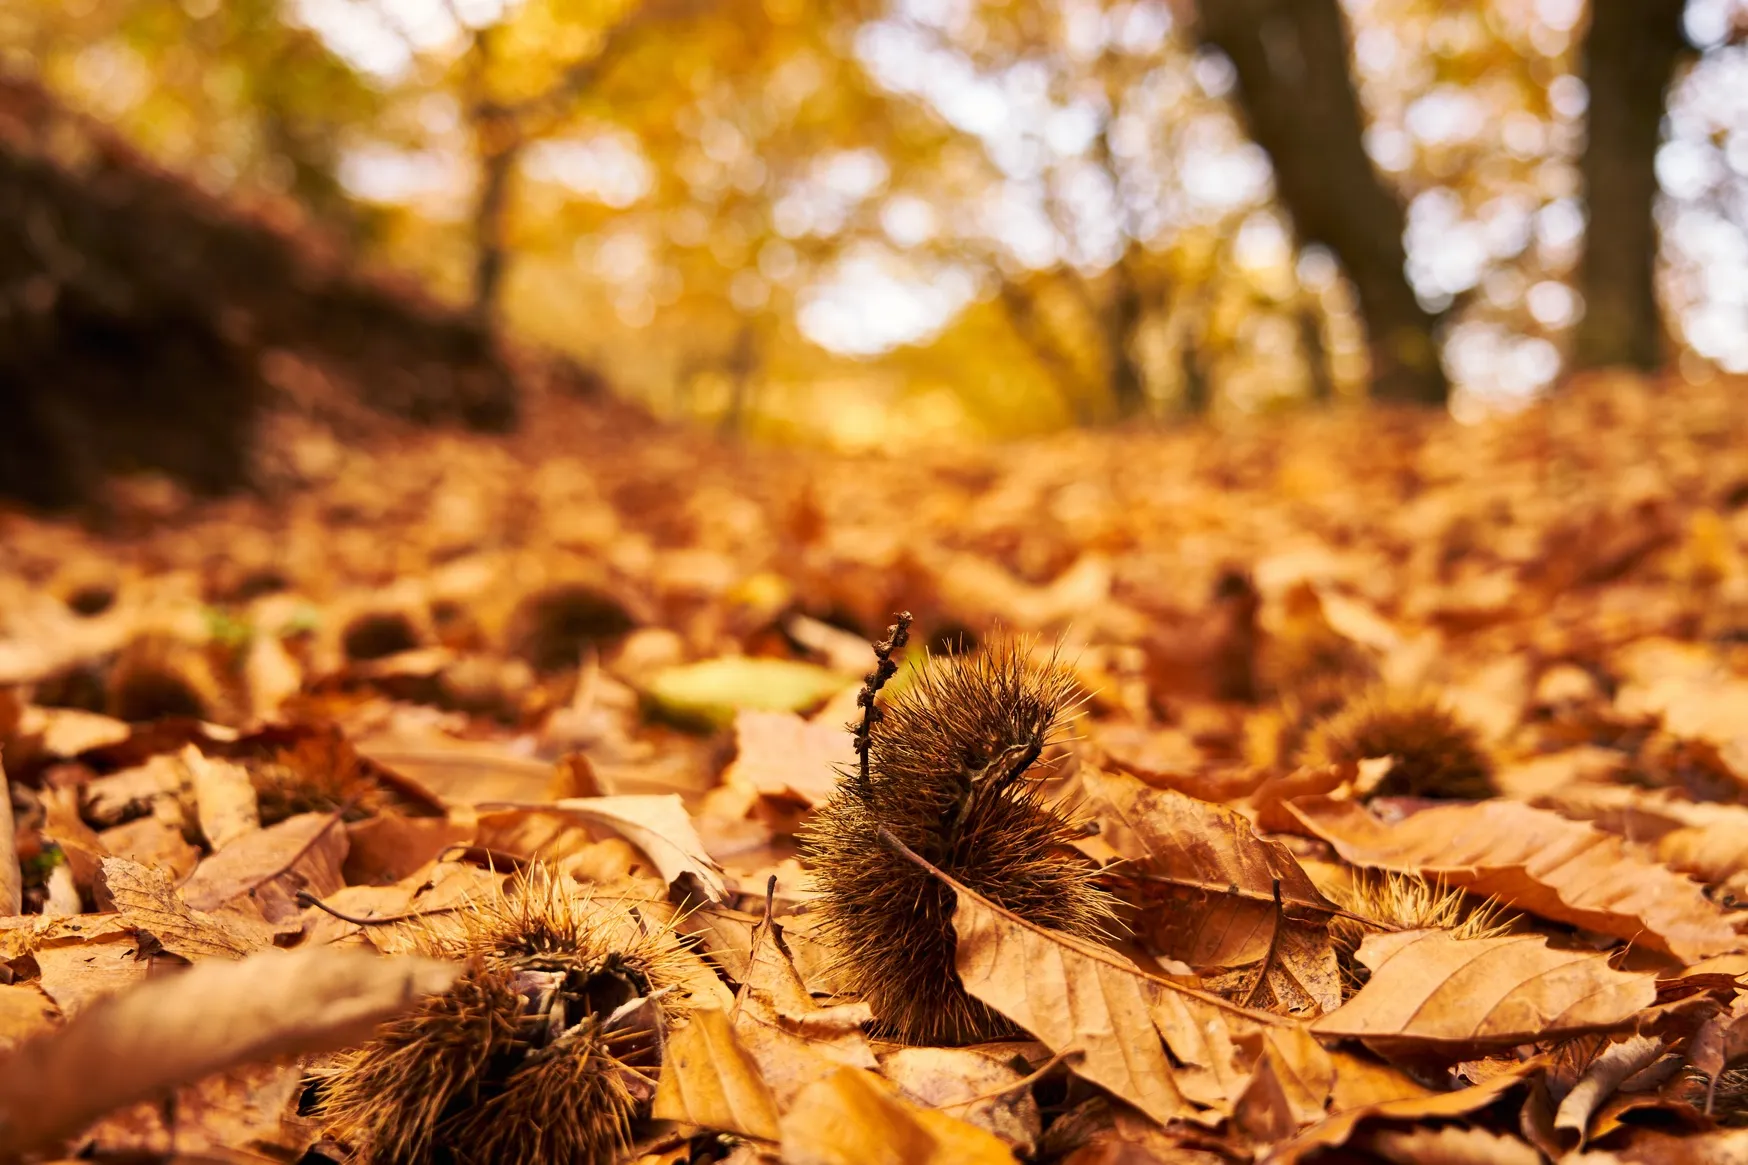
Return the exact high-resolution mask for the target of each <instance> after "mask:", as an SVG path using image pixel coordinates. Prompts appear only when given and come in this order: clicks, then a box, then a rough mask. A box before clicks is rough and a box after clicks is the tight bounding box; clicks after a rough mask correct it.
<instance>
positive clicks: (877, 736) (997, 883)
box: [802, 637, 1113, 1044]
mask: <svg viewBox="0 0 1748 1165" xmlns="http://www.w3.org/2000/svg"><path fill="white" fill-rule="evenodd" d="M891 642H892V641H890V640H889V641H888V644H882V645H881V647H882V648H885V649H887V650H888V653H890V647H889V644H890V643H891ZM898 642H899V644H900V645H902V637H900V638H899V640H898ZM890 674H891V673H890V670H884V669H882V670H877V671H876V672H875V673H874V674H873V675H871V676H870V677H869V685H868V688H869V690H868V691H866V692H865V695H867V696H868V697H869V698H870V699H872V696H873V690H874V689H877V687H878V681H881V680H883V679H884V676H885V675H890ZM1073 693H1074V680H1073V678H1072V676H1070V675H1069V673H1068V672H1067V671H1066V670H1065V669H1063V668H1061V667H1058V666H1056V665H1055V664H1053V663H1052V664H1051V665H1048V666H1039V665H1037V664H1034V663H1033V662H1032V661H1031V659H1030V657H1029V654H1028V652H1027V651H1026V650H1025V648H1024V647H1023V646H1022V645H1021V644H1018V643H1014V642H1006V643H997V644H995V645H994V646H992V647H987V648H984V649H982V650H979V651H977V652H975V653H973V654H970V655H963V656H952V657H948V658H945V659H937V660H934V661H932V662H931V663H929V664H928V665H927V666H926V667H923V668H922V669H920V670H918V671H916V672H915V673H914V674H913V675H912V677H911V682H910V683H909V684H908V685H907V686H906V687H905V688H904V689H903V690H902V691H901V692H900V693H899V694H898V695H897V696H896V697H894V698H893V699H891V700H890V701H888V702H886V703H885V704H884V706H883V707H882V708H881V709H880V710H879V714H878V715H875V716H871V717H870V718H869V719H868V721H867V722H866V724H865V726H864V727H863V728H862V729H861V730H860V731H863V732H866V733H867V736H866V740H867V751H866V754H865V758H864V760H863V763H862V766H861V770H860V772H857V773H851V774H848V775H846V777H845V779H844V780H843V781H842V782H841V783H840V784H839V786H838V790H837V792H836V794H834V796H833V797H832V799H831V800H830V801H829V802H827V803H826V805H825V806H823V807H822V808H821V809H820V811H819V813H818V814H817V815H816V816H815V818H814V820H813V821H812V822H811V823H810V824H809V825H808V826H807V827H806V829H805V831H804V835H803V839H802V840H803V843H804V845H805V847H806V850H807V853H808V855H809V857H810V860H811V863H812V867H813V872H814V879H815V885H816V886H817V888H818V890H819V895H820V896H819V898H818V900H817V902H818V909H819V912H820V914H821V916H822V922H823V929H824V930H825V931H826V933H827V934H828V936H829V938H830V940H831V942H832V943H833V945H834V946H836V948H837V950H838V952H839V958H840V959H841V961H842V964H843V969H844V970H845V971H846V972H848V974H849V976H850V978H851V979H852V981H853V982H854V983H855V984H856V985H857V987H858V988H859V989H860V990H861V992H862V994H863V996H864V998H866V1000H867V1001H868V1003H869V1004H870V1005H871V1006H872V1008H873V1010H874V1014H875V1016H876V1018H877V1020H878V1021H879V1023H880V1027H881V1030H882V1032H883V1033H884V1034H886V1035H889V1036H892V1037H895V1038H898V1039H902V1040H906V1041H909V1042H912V1043H918V1044H962V1043H971V1042H975V1041H978V1040H985V1039H991V1038H995V1037H998V1036H1003V1035H1007V1034H1011V1033H1012V1032H1013V1031H1014V1030H1015V1029H1014V1028H1013V1027H1012V1025H1011V1024H1009V1023H1008V1022H1007V1021H1006V1020H1005V1019H1003V1018H1002V1017H1001V1016H1000V1015H998V1014H997V1013H995V1012H994V1011H992V1010H990V1009H989V1008H988V1007H987V1006H985V1005H984V1004H983V1003H981V1002H979V1001H978V1000H976V999H973V998H972V997H971V996H970V995H969V994H968V993H967V992H966V990H965V988H964V986H963V985H962V984H961V983H960V981H959V976H958V974H957V972H956V971H955V970H954V950H955V946H956V938H955V935H954V932H953V922H952V912H953V904H954V899H953V891H952V890H950V889H949V888H948V887H946V886H945V885H943V884H942V883H941V882H939V881H938V880H936V879H935V878H934V877H933V876H931V875H930V874H929V873H928V872H927V871H925V870H922V869H920V868H919V867H918V866H916V865H915V864H914V863H912V862H910V861H908V860H906V859H905V858H904V857H903V856H902V855H900V854H899V853H897V852H896V851H895V850H894V849H893V848H892V847H891V846H889V845H888V844H886V843H885V842H884V841H883V839H882V837H881V832H880V831H881V830H882V829H885V830H888V831H890V832H891V834H892V835H893V836H894V837H896V838H897V839H898V840H899V841H901V842H903V843H904V844H905V845H906V846H908V847H909V848H910V849H911V850H913V851H915V852H916V853H917V854H919V855H921V856H922V857H923V858H925V859H926V860H928V861H929V862H931V863H933V864H934V865H935V866H937V867H939V868H940V869H942V870H944V871H946V872H947V873H949V874H951V875H952V876H953V877H955V878H957V879H958V880H959V881H961V882H963V883H965V884H966V885H967V886H970V887H971V888H972V889H974V890H976V891H977V892H978V893H980V894H982V895H984V896H985V897H987V898H989V899H990V900H991V901H993V902H996V903H998V904H999V905H1001V906H1003V907H1006V908H1007V909H1009V910H1011V911H1013V912H1014V913H1015V914H1018V915H1019V916H1020V917H1022V918H1025V919H1026V920H1028V921H1030V922H1034V923H1037V924H1039V925H1041V926H1046V927H1050V928H1052V929H1055V930H1061V931H1066V932H1068V933H1070V934H1074V935H1079V936H1081V937H1087V938H1090V937H1096V936H1098V935H1099V934H1101V933H1102V932H1103V930H1104V928H1105V927H1106V926H1107V925H1108V924H1109V923H1110V922H1111V921H1112V917H1113V915H1112V912H1111V905H1110V901H1109V899H1108V898H1107V897H1106V895H1105V894H1104V892H1103V891H1101V890H1099V889H1098V888H1097V887H1096V886H1095V885H1094V884H1093V880H1092V879H1093V872H1092V870H1091V869H1090V868H1089V867H1087V866H1086V865H1084V864H1082V863H1080V862H1079V861H1078V860H1076V859H1075V857H1074V856H1073V854H1072V851H1070V850H1069V849H1068V843H1069V842H1070V841H1071V840H1072V839H1073V838H1075V837H1076V836H1077V835H1078V831H1077V830H1076V828H1075V826H1074V824H1073V823H1071V822H1070V821H1068V820H1067V819H1066V818H1064V817H1063V816H1062V815H1061V814H1060V813H1059V812H1057V811H1056V810H1055V809H1054V808H1053V807H1051V806H1050V805H1048V804H1046V803H1045V801H1044V799H1043V797H1042V794H1041V792H1040V790H1039V787H1038V784H1037V782H1036V781H1035V780H1033V779H1030V777H1031V776H1033V775H1034V774H1030V773H1029V770H1030V769H1031V768H1032V766H1033V765H1034V764H1035V763H1036V762H1037V761H1038V759H1039V758H1040V757H1041V756H1042V754H1043V752H1044V749H1045V746H1046V744H1047V743H1048V742H1049V740H1050V735H1051V732H1052V730H1053V729H1055V728H1056V727H1057V725H1058V722H1059V719H1060V717H1061V716H1062V714H1063V713H1064V711H1065V709H1066V708H1067V706H1068V705H1069V703H1070V702H1071V700H1072V698H1073Z"/></svg>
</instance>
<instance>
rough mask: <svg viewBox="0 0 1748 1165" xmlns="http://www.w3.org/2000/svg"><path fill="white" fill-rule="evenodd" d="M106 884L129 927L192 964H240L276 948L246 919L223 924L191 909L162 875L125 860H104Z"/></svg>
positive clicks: (264, 931)
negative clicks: (227, 961) (221, 961)
mask: <svg viewBox="0 0 1748 1165" xmlns="http://www.w3.org/2000/svg"><path fill="white" fill-rule="evenodd" d="M102 877H103V882H104V885H105V886H106V887H108V890H109V896H110V898H111V900H113V901H114V903H115V908H116V910H117V911H119V912H120V914H121V916H122V918H123V919H125V920H126V922H127V924H128V925H129V926H132V927H133V928H135V929H136V930H138V931H140V932H141V933H143V934H149V935H151V936H152V937H153V938H155V939H157V940H158V945H159V946H161V947H163V948H164V949H165V950H167V951H169V952H170V953H171V954H175V955H181V956H182V957H183V958H185V959H188V960H189V961H191V962H198V961H199V960H201V959H210V958H219V959H241V958H243V957H244V956H246V955H252V954H254V953H255V952H256V951H260V950H265V949H266V948H268V947H270V946H272V945H273V934H272V931H271V930H270V929H269V928H267V927H266V926H262V925H254V926H251V925H250V924H249V923H248V921H247V920H246V919H244V918H239V917H230V918H221V917H219V916H218V915H216V914H207V913H205V912H203V911H199V910H195V909H193V908H191V907H190V906H189V905H188V903H186V902H184V901H183V900H182V895H181V894H179V893H177V891H176V888H175V887H174V886H173V885H171V884H170V879H169V878H168V877H167V876H165V874H164V872H163V871H162V870H158V869H153V868H150V867H147V866H142V865H139V864H137V863H135V862H130V861H128V860H127V859H126V858H104V859H103V874H102Z"/></svg>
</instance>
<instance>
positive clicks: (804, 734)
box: [722, 645, 866, 805]
mask: <svg viewBox="0 0 1748 1165" xmlns="http://www.w3.org/2000/svg"><path fill="white" fill-rule="evenodd" d="M865 646H866V645H864V647H865ZM734 739H735V749H736V755H735V758H734V761H733V762H732V763H731V764H730V765H729V767H728V769H727V770H726V771H725V772H724V773H723V775H722V779H723V782H724V783H725V784H726V783H730V782H734V781H744V782H745V783H747V784H748V785H750V786H752V787H753V788H754V789H756V790H758V792H759V793H761V794H763V795H764V796H767V797H788V798H793V799H796V800H799V801H802V802H803V803H805V804H808V805H821V804H824V803H825V801H826V800H827V799H828V798H830V797H831V795H832V791H833V790H834V789H835V788H837V783H838V770H839V769H841V768H848V767H849V766H850V765H852V764H854V763H855V760H856V753H855V750H854V749H853V748H852V747H851V743H852V741H851V737H850V734H849V733H848V732H846V731H845V730H844V728H843V726H842V725H841V724H835V723H822V722H820V721H818V720H804V719H802V718H801V717H800V716H797V715H796V714H795V713H793V712H759V711H755V710H752V709H748V708H743V709H741V710H740V711H739V712H737V713H735V718H734Z"/></svg>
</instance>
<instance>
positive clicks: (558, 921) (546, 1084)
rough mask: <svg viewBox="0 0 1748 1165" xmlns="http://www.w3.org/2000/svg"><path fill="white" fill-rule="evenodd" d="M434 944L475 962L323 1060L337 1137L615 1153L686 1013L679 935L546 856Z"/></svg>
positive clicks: (474, 1149) (378, 1160) (506, 1152)
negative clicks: (582, 882)
mask: <svg viewBox="0 0 1748 1165" xmlns="http://www.w3.org/2000/svg"><path fill="white" fill-rule="evenodd" d="M419 945H420V946H421V947H422V948H423V949H424V950H425V951H426V952H427V953H430V954H434V955H437V956H439V957H443V958H450V959H455V960H458V961H462V962H465V963H466V964H467V970H466V972H465V973H464V974H463V975H462V976H461V978H460V979H458V980H457V981H456V983H455V985H454V986H453V987H451V988H450V989H449V990H448V991H445V992H443V993H442V994H440V995H433V996H431V997H430V998H428V999H426V1000H425V1001H424V1002H423V1003H422V1004H420V1005H419V1006H418V1007H417V1008H415V1009H414V1010H413V1011H411V1012H409V1013H407V1014H406V1015H404V1016H401V1017H400V1018H398V1019H395V1020H391V1021H390V1022H388V1023H386V1024H384V1025H383V1026H382V1027H381V1028H379V1029H378V1030H377V1033H376V1036H375V1038H374V1039H372V1040H371V1041H370V1042H369V1043H367V1044H365V1045H363V1046H362V1047H359V1048H356V1049H353V1050H352V1051H349V1052H345V1053H342V1054H341V1055H340V1056H338V1057H336V1058H335V1059H334V1061H332V1062H331V1063H330V1064H329V1065H327V1066H326V1067H325V1068H323V1069H321V1070H320V1071H319V1072H318V1076H319V1078H320V1089H319V1098H318V1102H317V1104H318V1107H317V1115H318V1117H319V1118H320V1119H321V1120H322V1121H323V1122H324V1123H325V1125H326V1128H327V1134H328V1135H329V1136H330V1137H332V1138H333V1139H335V1140H336V1141H338V1142H340V1143H341V1144H342V1145H345V1146H346V1147H347V1148H348V1149H349V1150H351V1151H352V1152H353V1153H354V1154H356V1158H357V1159H358V1160H361V1161H368V1162H372V1163H373V1165H427V1163H431V1162H437V1161H455V1162H459V1163H470V1162H482V1163H483V1162H496V1161H516V1162H526V1163H528V1165H547V1163H552V1165H559V1163H566V1165H568V1163H571V1162H576V1163H579V1165H594V1163H597V1162H599V1163H603V1165H604V1163H606V1162H610V1161H613V1160H615V1159H616V1158H617V1157H618V1156H619V1155H620V1154H621V1153H622V1152H623V1151H624V1149H625V1148H626V1146H627V1145H628V1144H629V1143H630V1141H631V1137H632V1130H633V1126H634V1123H635V1122H636V1121H637V1120H638V1119H639V1118H640V1117H641V1116H642V1115H643V1114H644V1113H645V1112H647V1109H648V1105H649V1101H650V1098H651V1097H652V1096H653V1095H654V1089H655V1081H656V1078H657V1077H658V1076H659V1075H660V1072H661V1059H662V1048H663V1044H664V1042H665V1038H666V1034H667V1032H668V1030H669V1028H670V1027H671V1026H672V1025H673V1024H674V1022H675V1021H676V1020H678V1019H680V1018H682V1017H683V1016H684V1014H685V1012H686V1008H687V997H686V995H685V992H684V988H683V986H681V982H682V978H683V976H684V974H685V970H686V967H687V964H688V956H687V955H686V953H685V951H684V950H683V948H681V946H680V945H679V943H678V941H677V940H676V939H675V938H674V936H673V934H672V932H670V931H667V930H657V931H654V932H650V931H647V930H646V929H645V928H644V927H643V926H642V925H641V924H640V922H639V920H638V919H637V918H636V917H634V916H633V915H631V914H629V913H627V912H626V911H624V910H620V909H615V908H610V907H607V906H605V905H602V904H597V903H594V902H591V901H589V899H588V898H587V897H586V895H584V894H583V893H581V892H580V891H578V890H577V889H576V887H575V886H574V885H573V884H572V883H570V881H569V880H568V879H563V878H559V877H556V876H554V875H551V874H549V873H547V872H546V869H545V867H544V866H541V865H539V864H538V863H537V864H535V865H533V866H531V867H530V868H529V870H528V872H527V873H526V874H523V875H521V876H520V877H518V878H517V880H516V881H515V882H514V883H513V884H512V886H511V887H510V888H509V889H508V890H507V891H505V892H504V893H503V894H501V895H500V896H499V897H497V898H496V899H495V900H491V901H487V902H484V903H476V904H472V905H470V906H468V907H467V908H466V909H464V910H462V911H460V912H458V914H457V915H456V916H455V917H454V918H453V919H452V920H451V921H450V922H448V923H447V924H445V925H438V924H433V925H432V926H431V927H430V928H429V929H427V930H425V931H424V932H422V934H421V936H420V942H419Z"/></svg>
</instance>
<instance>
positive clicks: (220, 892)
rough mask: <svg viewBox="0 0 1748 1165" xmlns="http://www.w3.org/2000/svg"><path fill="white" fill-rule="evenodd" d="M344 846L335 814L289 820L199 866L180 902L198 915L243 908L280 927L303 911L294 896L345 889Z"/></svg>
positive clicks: (314, 815)
mask: <svg viewBox="0 0 1748 1165" xmlns="http://www.w3.org/2000/svg"><path fill="white" fill-rule="evenodd" d="M346 844H347V843H346V831H345V830H344V829H343V828H341V825H340V815H339V814H337V813H303V814H299V815H298V816H296V817H288V818H287V819H285V820H284V821H281V822H280V823H279V824H277V825H273V826H270V827H268V828H266V829H262V830H258V831H256V832H255V833H252V834H249V835H248V836H246V837H244V838H242V839H240V840H238V841H237V842H235V843H233V844H232V845H231V847H230V848H229V849H227V850H225V851H224V852H222V853H216V854H214V855H212V856H211V857H209V858H207V859H206V860H205V861H203V862H201V863H200V866H199V868H197V869H196V870H195V871H194V876H193V877H191V878H189V879H188V881H186V882H184V883H183V884H182V897H183V899H184V900H185V901H187V903H188V905H190V906H192V907H194V908H195V909H196V910H207V911H216V910H219V909H220V908H221V907H227V906H228V907H233V908H241V909H242V910H243V912H244V913H245V914H258V915H259V916H260V917H261V918H264V919H266V920H267V921H268V922H270V923H274V924H276V925H277V924H281V923H284V922H286V921H287V920H289V919H294V918H296V917H297V915H298V914H299V913H300V912H301V911H302V910H303V906H302V905H301V904H300V903H299V902H298V901H297V894H298V891H300V890H307V891H309V892H310V893H311V894H314V895H316V897H318V898H320V897H322V896H324V895H327V894H332V893H333V892H334V891H336V890H338V889H339V888H340V887H341V885H343V882H342V880H341V877H340V866H341V863H342V862H344V861H345V860H346ZM245 904H246V905H245Z"/></svg>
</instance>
